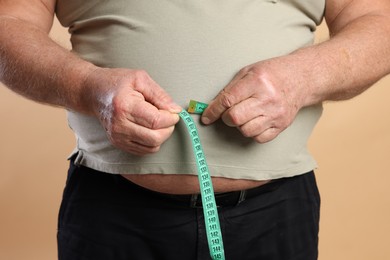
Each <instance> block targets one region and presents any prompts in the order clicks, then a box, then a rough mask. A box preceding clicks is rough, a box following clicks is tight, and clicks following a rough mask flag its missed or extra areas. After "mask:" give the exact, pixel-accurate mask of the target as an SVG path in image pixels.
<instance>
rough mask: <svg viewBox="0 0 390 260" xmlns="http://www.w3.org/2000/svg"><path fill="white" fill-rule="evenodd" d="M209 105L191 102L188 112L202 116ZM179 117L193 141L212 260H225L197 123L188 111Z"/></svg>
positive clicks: (211, 187)
mask: <svg viewBox="0 0 390 260" xmlns="http://www.w3.org/2000/svg"><path fill="white" fill-rule="evenodd" d="M206 107H207V104H205V103H201V102H196V101H193V100H191V101H190V106H189V108H188V111H190V112H191V113H197V114H202V113H203V111H204V109H206ZM179 116H180V117H181V118H182V119H183V121H184V123H185V125H186V127H187V130H188V133H189V134H190V137H191V141H192V148H193V151H194V155H195V160H196V166H197V170H198V179H199V185H200V194H201V198H202V205H203V214H204V220H205V225H206V235H207V241H208V245H209V250H210V255H211V257H212V259H218V260H224V259H225V253H224V248H223V241H222V232H221V226H220V224H219V217H218V210H217V204H216V202H215V196H214V188H213V183H212V182H211V176H210V171H209V168H208V166H207V162H206V157H205V154H204V151H203V148H202V145H201V143H200V138H199V134H198V130H197V128H196V125H195V122H194V120H193V119H192V117H191V116H190V114H189V113H188V112H187V111H186V110H182V111H181V112H180V114H179Z"/></svg>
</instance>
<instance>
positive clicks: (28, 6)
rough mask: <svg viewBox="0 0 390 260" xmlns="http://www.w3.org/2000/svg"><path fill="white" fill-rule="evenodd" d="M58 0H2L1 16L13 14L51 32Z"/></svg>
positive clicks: (0, 0) (0, 4) (0, 2)
mask: <svg viewBox="0 0 390 260" xmlns="http://www.w3.org/2000/svg"><path fill="white" fill-rule="evenodd" d="M55 6H56V0H0V17H1V16H11V17H14V18H17V19H20V20H23V21H26V22H28V23H30V24H33V25H35V26H37V27H39V28H40V29H42V30H44V31H45V32H49V31H50V29H51V27H52V25H53V19H54V12H55Z"/></svg>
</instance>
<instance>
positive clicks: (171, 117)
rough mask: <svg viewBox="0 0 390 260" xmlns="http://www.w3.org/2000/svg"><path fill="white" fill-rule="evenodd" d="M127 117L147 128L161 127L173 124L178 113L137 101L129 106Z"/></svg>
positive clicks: (176, 119) (177, 119)
mask: <svg viewBox="0 0 390 260" xmlns="http://www.w3.org/2000/svg"><path fill="white" fill-rule="evenodd" d="M130 109H131V110H130V111H129V113H128V114H127V115H126V117H127V119H128V120H129V121H131V122H134V123H135V124H138V125H141V126H144V127H146V128H149V129H163V128H167V127H171V126H173V125H175V124H176V123H177V122H178V121H179V120H180V118H179V115H178V114H176V113H171V112H169V111H167V110H159V109H157V108H156V107H155V106H153V105H152V104H150V103H148V102H138V103H137V104H136V105H134V106H132V107H131V108H130Z"/></svg>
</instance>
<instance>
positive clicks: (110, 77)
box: [0, 0, 181, 155]
mask: <svg viewBox="0 0 390 260" xmlns="http://www.w3.org/2000/svg"><path fill="white" fill-rule="evenodd" d="M55 4H56V1H55V0H0V35H1V37H0V81H1V82H3V83H4V84H5V85H6V86H7V87H9V88H10V89H12V90H13V91H15V92H17V93H19V94H21V95H23V96H25V97H27V98H29V99H31V100H34V101H37V102H41V103H46V104H50V105H53V106H60V107H64V108H66V109H69V110H73V111H78V112H81V113H84V114H87V115H92V116H96V117H97V118H99V120H100V122H101V123H102V125H103V126H104V128H105V129H106V131H107V135H108V137H109V139H110V141H111V142H112V143H113V144H114V145H116V146H117V147H118V148H120V149H122V150H125V151H127V152H130V153H133V154H137V155H145V154H148V153H154V152H157V151H158V150H159V148H160V146H161V144H162V143H163V142H164V141H165V140H167V139H168V138H169V136H170V135H171V134H172V132H173V129H174V125H175V124H176V123H177V122H178V121H179V117H178V115H177V114H176V113H178V112H180V110H181V108H180V107H179V106H177V105H176V104H175V103H174V102H173V101H172V99H171V98H170V97H169V95H168V94H167V93H166V92H165V91H164V90H163V89H162V88H161V87H160V86H159V85H158V84H157V83H156V82H154V81H153V80H152V79H151V78H150V77H149V75H148V74H147V73H146V72H144V71H139V70H129V69H104V68H99V67H96V66H95V65H93V64H91V63H89V62H86V61H84V60H82V59H80V58H78V57H77V56H75V55H73V54H72V53H70V52H69V51H68V50H66V49H64V48H62V47H60V46H59V45H57V44H56V43H55V42H53V41H52V40H51V39H50V38H49V37H48V32H49V31H50V28H51V26H52V23H53V17H54V9H55Z"/></svg>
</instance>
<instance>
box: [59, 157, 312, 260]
mask: <svg viewBox="0 0 390 260" xmlns="http://www.w3.org/2000/svg"><path fill="white" fill-rule="evenodd" d="M248 194H252V193H248ZM222 196H223V198H222V199H217V204H219V203H220V204H221V205H219V208H218V210H219V217H220V223H221V228H222V236H223V241H224V247H225V256H226V259H227V260H246V259H258V260H315V259H317V255H318V249H317V247H318V229H319V207H320V197H319V194H318V189H317V185H316V181H315V177H314V173H313V172H310V173H307V174H304V175H301V176H297V177H291V178H285V179H281V180H278V181H274V182H271V183H269V184H266V185H263V186H261V188H258V189H256V192H255V195H251V197H249V196H248V197H249V198H248V197H247V198H246V199H245V200H244V201H242V202H241V203H239V204H238V205H237V203H236V202H235V201H234V199H233V200H231V199H230V198H229V196H230V195H226V194H224V195H222ZM224 196H228V197H224ZM234 196H235V195H234ZM234 196H233V197H234ZM192 199H193V197H192ZM219 201H220V202H219ZM197 204H198V203H194V201H192V202H191V196H169V195H166V194H161V193H157V192H153V191H149V190H146V189H144V188H142V187H139V186H137V185H135V184H133V183H131V182H129V181H128V180H127V179H125V178H123V177H122V176H120V175H112V174H107V173H102V172H98V171H94V170H92V169H89V168H86V167H82V166H81V167H76V166H74V165H73V164H71V167H70V169H69V175H68V180H67V185H66V188H65V191H64V196H63V201H62V204H61V209H60V214H59V224H58V254H59V259H60V260H152V259H153V260H154V259H158V260H160V259H167V260H175V259H181V260H192V259H200V260H207V259H211V258H210V256H209V250H208V246H207V239H206V233H205V226H204V222H203V221H204V219H203V212H202V208H201V207H198V205H197Z"/></svg>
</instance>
